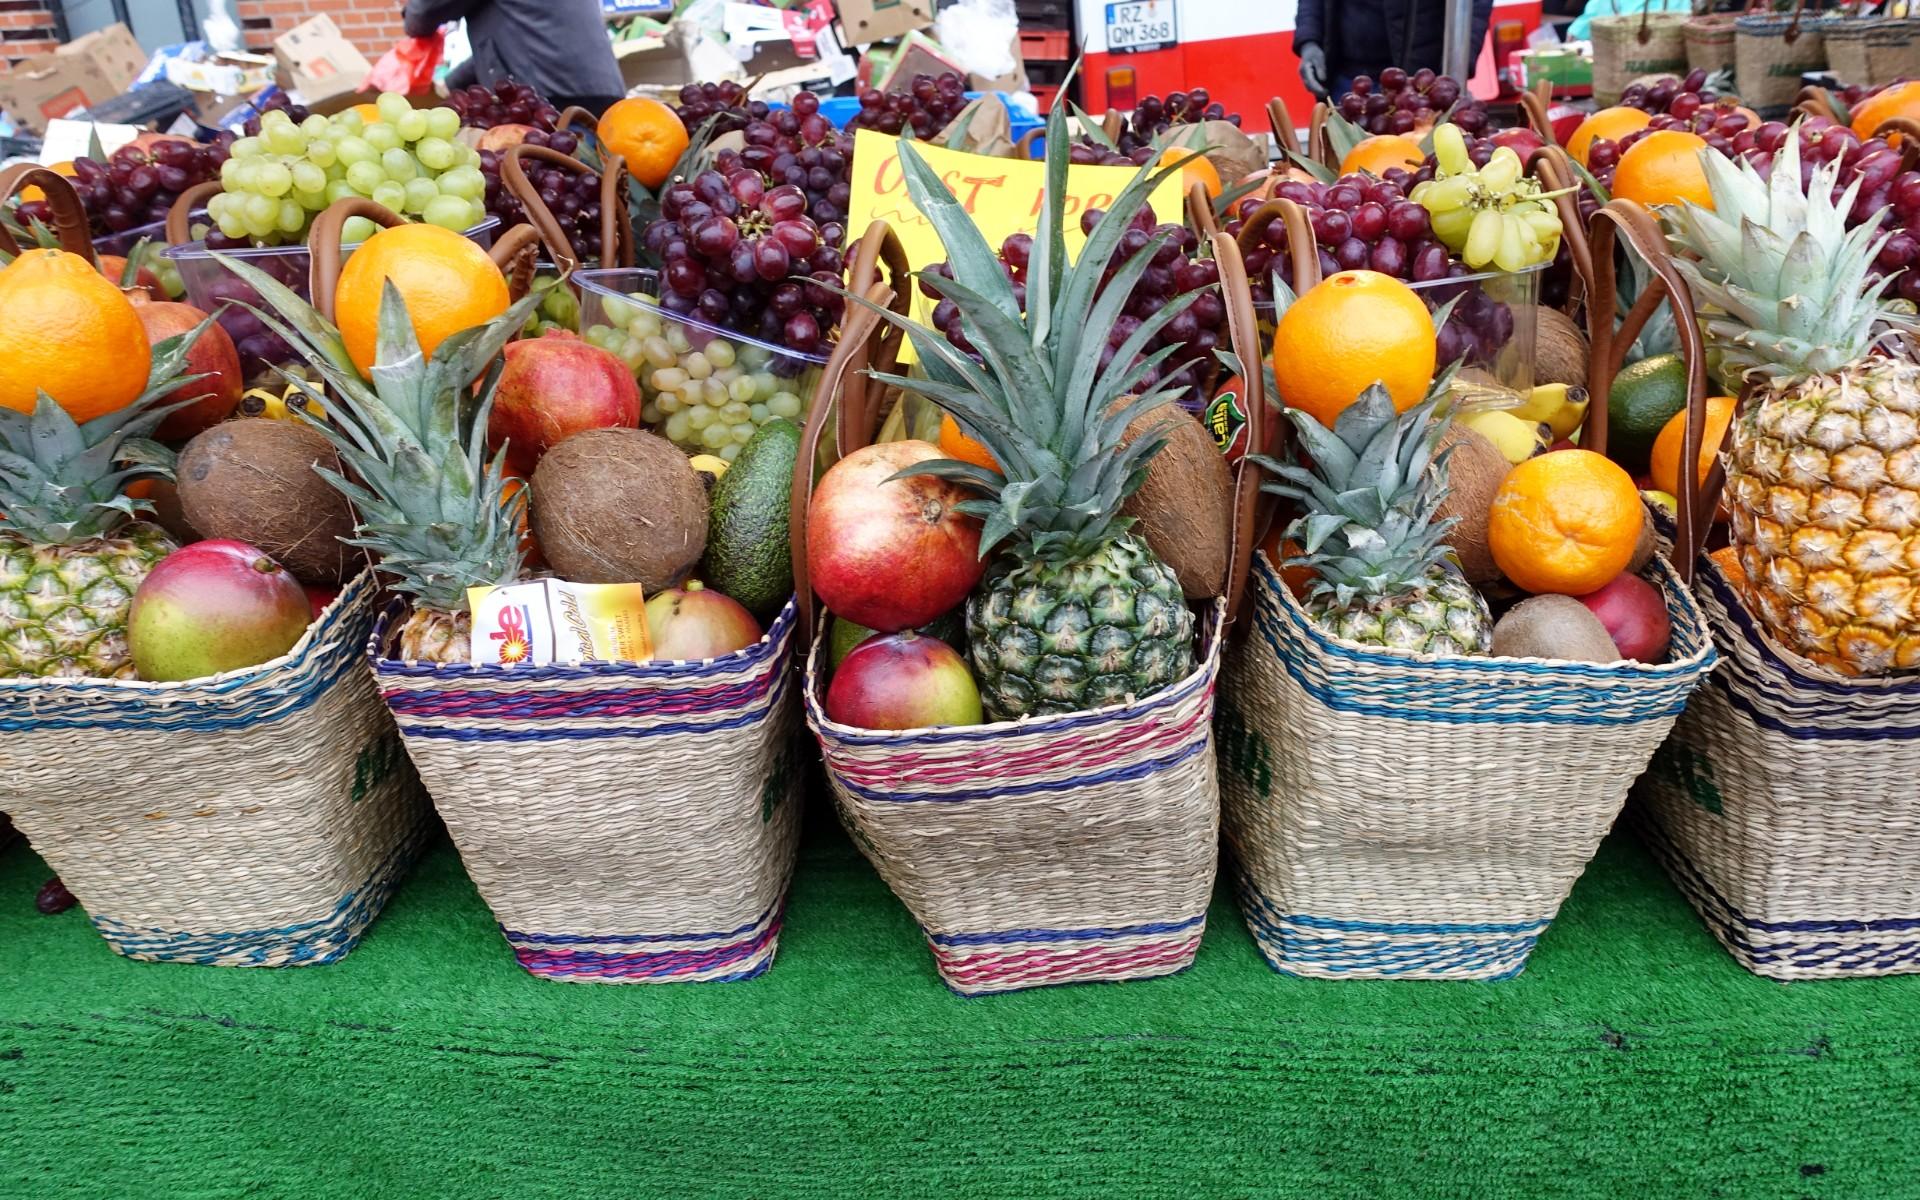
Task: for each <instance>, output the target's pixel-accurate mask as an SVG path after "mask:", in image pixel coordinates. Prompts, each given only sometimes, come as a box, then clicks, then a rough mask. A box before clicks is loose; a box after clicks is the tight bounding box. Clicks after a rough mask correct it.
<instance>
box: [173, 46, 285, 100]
mask: <svg viewBox="0 0 1920 1200" xmlns="http://www.w3.org/2000/svg"><path fill="white" fill-rule="evenodd" d="M167 81H168V82H169V83H177V84H179V85H180V86H181V87H183V88H186V89H187V90H189V91H194V92H213V93H214V94H216V95H220V96H246V95H250V94H252V93H254V92H257V91H259V90H260V89H261V88H263V87H266V86H267V85H268V84H270V83H272V82H273V60H272V59H271V58H268V57H267V56H266V55H264V54H226V53H223V54H216V55H214V56H213V57H212V58H209V59H207V60H206V61H205V62H187V61H186V60H184V59H178V58H176V59H172V60H171V61H169V62H168V63H167Z"/></svg>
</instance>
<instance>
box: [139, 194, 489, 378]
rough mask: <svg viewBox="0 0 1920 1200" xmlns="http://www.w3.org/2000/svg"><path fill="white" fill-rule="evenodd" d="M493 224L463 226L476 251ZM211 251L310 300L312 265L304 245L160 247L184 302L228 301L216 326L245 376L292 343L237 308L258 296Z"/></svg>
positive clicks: (278, 359)
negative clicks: (180, 286) (235, 352)
mask: <svg viewBox="0 0 1920 1200" xmlns="http://www.w3.org/2000/svg"><path fill="white" fill-rule="evenodd" d="M499 224H500V219H499V218H498V217H488V218H487V219H486V220H484V221H482V222H480V223H479V224H478V225H475V226H473V227H472V228H471V229H468V230H467V231H466V236H467V237H468V238H469V239H470V240H472V241H473V242H475V243H476V244H477V245H479V247H480V248H481V249H482V250H490V249H492V248H493V234H494V230H495V228H496V227H497V226H498V225H499ZM358 245H359V243H357V242H356V243H353V244H351V245H344V246H341V247H340V254H341V258H342V260H343V261H344V260H345V258H346V256H347V255H348V254H351V253H352V252H353V251H354V249H355V248H356V247H357V246H358ZM215 254H224V255H228V256H230V257H232V258H235V259H238V260H240V261H241V262H244V263H246V264H247V265H248V266H251V267H257V268H259V269H260V270H262V271H265V272H266V273H267V274H268V275H271V276H273V277H274V278H275V279H277V280H279V281H280V282H281V283H284V284H286V285H287V286H288V287H290V288H292V289H293V290H294V291H295V292H297V293H299V295H300V298H301V299H302V300H311V299H312V297H311V296H310V295H308V280H309V278H310V277H311V273H312V268H313V256H312V254H310V253H309V252H308V250H307V248H306V247H305V246H304V245H294V246H241V247H237V248H235V249H232V250H209V249H207V244H206V242H204V241H198V242H185V243H183V244H181V245H178V246H169V247H167V248H166V249H165V250H164V251H162V256H163V257H164V258H166V259H167V260H168V261H169V262H171V263H172V264H173V265H174V266H176V267H177V268H179V271H180V282H181V283H182V284H183V285H184V286H185V287H186V293H187V303H189V304H191V305H193V306H194V307H195V308H199V309H203V310H205V311H207V312H213V311H214V310H215V309H217V308H219V306H220V305H223V304H228V303H229V302H232V306H231V307H228V308H226V309H224V310H222V311H221V312H220V313H219V315H218V318H217V319H218V320H219V322H220V325H221V328H223V329H225V330H226V331H227V333H228V334H230V335H231V336H232V337H233V342H234V345H235V347H236V348H237V349H238V350H239V351H240V369H241V371H242V372H244V373H245V374H246V375H248V376H249V377H251V376H252V375H253V374H254V373H255V372H256V371H258V370H260V369H261V368H262V367H263V366H268V365H272V364H276V363H283V362H286V361H288V360H289V359H291V358H292V357H293V348H292V347H290V346H288V345H287V344H286V343H285V342H284V341H282V340H280V338H279V336H278V335H277V334H275V333H273V332H272V331H271V330H269V329H268V328H267V327H266V326H265V325H264V324H262V323H261V321H260V318H259V317H256V316H254V315H253V314H252V313H250V312H248V311H247V310H246V309H245V308H242V307H240V305H243V304H253V305H258V304H259V303H260V297H259V296H258V295H257V294H255V292H254V290H253V289H252V288H251V287H249V286H248V285H247V284H246V283H245V282H243V281H242V280H241V279H240V277H239V276H238V275H235V274H234V273H233V272H231V271H229V270H227V269H226V268H225V267H224V266H222V265H221V264H220V262H219V260H218V259H216V258H214V257H213V256H214V255H215Z"/></svg>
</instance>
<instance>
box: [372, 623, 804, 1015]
mask: <svg viewBox="0 0 1920 1200" xmlns="http://www.w3.org/2000/svg"><path fill="white" fill-rule="evenodd" d="M399 615H400V610H399V609H397V608H396V609H393V610H390V611H389V612H387V613H386V614H385V615H383V617H382V619H381V621H380V622H379V624H378V625H377V626H376V627H375V629H374V631H373V635H372V637H371V638H370V639H369V640H368V642H367V643H366V647H367V657H368V659H369V660H370V661H371V662H372V664H373V673H374V676H375V677H376V679H377V680H378V682H379V685H380V692H381V695H382V696H383V697H384V698H385V700H386V702H387V706H388V707H389V708H390V709H391V710H392V711H393V715H394V720H395V721H396V722H397V723H398V724H399V727H400V736H401V738H402V739H403V740H404V741H405V743H406V748H407V754H408V755H409V756H410V757H411V758H412V760H413V763H414V766H415V767H417V768H418V769H419V772H420V778H421V780H422V782H424V783H425V784H426V788H427V792H428V794H429V795H431V796H432V798H433V805H434V807H435V808H436V809H438V810H439V813H440V817H441V819H442V820H443V821H445V822H446V825H447V832H448V833H450V834H451V835H452V836H453V844H454V846H455V848H457V849H458V850H459V851H460V860H461V862H462V863H464V864H465V865H466V868H467V874H469V875H471V876H472V877H473V882H474V884H475V885H476V886H477V887H478V888H479V889H480V895H481V898H482V899H484V900H485V901H486V902H487V906H488V907H489V908H491V909H492V910H493V915H494V917H495V919H496V920H498V921H499V923H500V931H501V933H502V934H504V935H505V937H506V939H507V944H508V945H509V946H511V947H512V948H513V953H514V956H515V957H516V958H517V959H518V960H519V962H520V965H521V966H522V967H525V968H526V969H527V970H528V971H530V972H532V973H533V974H535V975H539V976H541V977H543V978H547V979H561V980H570V981H574V982H591V983H681V982H716V981H721V980H734V979H751V978H752V977H754V976H755V975H758V974H760V973H762V972H763V971H765V970H766V969H767V968H768V967H769V966H771V965H772V963H773V956H774V950H775V947H776V945H777V943H778V940H779V936H780V921H781V916H782V912H783V910H784V907H785V903H786V894H787V884H788V881H789V880H790V878H791V877H792V874H793V855H794V846H795V843H796V839H797V836H798V833H799V828H800V798H801V792H800V780H801V770H800V764H799V762H798V761H797V759H796V757H795V753H794V748H795V737H794V734H795V732H796V728H797V722H796V721H795V717H794V706H793V672H792V669H791V667H792V647H793V632H794V612H793V606H792V605H791V604H789V605H788V606H787V607H786V609H785V610H783V611H782V612H781V614H780V616H779V617H778V618H777V619H776V620H775V621H774V623H773V627H772V628H771V629H769V630H768V631H767V634H766V635H765V636H764V637H762V638H761V639H760V641H759V642H758V643H756V644H755V645H753V646H750V647H748V648H747V649H745V650H741V651H739V652H737V653H735V654H729V655H726V656H724V657H721V658H714V659H707V660H705V661H702V662H646V663H603V662H591V663H578V664H572V665H565V664H557V665H551V666H541V667H526V666H498V665H481V664H459V665H446V664H428V663H409V662H402V661H399V660H397V659H394V658H390V657H388V656H387V647H388V645H389V643H390V641H391V635H392V631H393V628H394V626H395V624H396V618H397V617H398V616H399Z"/></svg>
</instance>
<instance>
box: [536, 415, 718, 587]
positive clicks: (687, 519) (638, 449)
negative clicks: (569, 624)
mask: <svg viewBox="0 0 1920 1200" xmlns="http://www.w3.org/2000/svg"><path fill="white" fill-rule="evenodd" d="M532 519H533V536H534V538H535V540H537V541H538V542H539V543H540V548H541V550H542V551H543V552H544V553H545V555H546V558H547V565H548V566H550V567H552V568H553V572H554V574H556V575H558V576H559V577H560V578H562V579H566V580H569V581H571V582H574V583H637V584H639V585H641V586H642V587H643V588H645V589H646V590H647V592H648V594H652V593H654V592H662V591H665V590H666V589H668V588H670V587H674V586H676V585H678V584H679V583H680V582H681V581H682V580H684V579H685V578H686V577H687V574H688V572H690V571H692V570H693V567H694V564H695V563H697V562H699V561H700V556H701V555H702V554H704V553H705V552H706V548H707V488H706V484H705V483H704V482H702V480H701V475H700V472H698V471H696V470H694V469H693V465H692V464H691V463H689V462H688V461H687V456H686V455H685V454H682V453H681V452H680V451H679V450H678V449H676V448H675V447H674V445H673V443H672V442H669V441H667V440H666V439H665V438H660V437H655V436H654V435H653V434H651V433H646V432H644V431H642V430H638V429H589V430H587V431H585V432H584V433H576V434H574V435H573V436H572V437H570V438H568V439H566V440H565V441H563V442H561V443H560V444H559V445H557V446H555V447H554V448H553V449H551V450H549V451H547V452H546V454H544V455H542V456H541V459H540V465H539V466H537V467H535V468H534V471H533V518H532Z"/></svg>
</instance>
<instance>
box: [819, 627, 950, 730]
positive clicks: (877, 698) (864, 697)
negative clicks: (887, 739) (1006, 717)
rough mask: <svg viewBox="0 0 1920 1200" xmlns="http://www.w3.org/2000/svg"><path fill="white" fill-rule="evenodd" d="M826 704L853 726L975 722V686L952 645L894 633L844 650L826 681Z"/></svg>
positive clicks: (834, 716)
mask: <svg viewBox="0 0 1920 1200" xmlns="http://www.w3.org/2000/svg"><path fill="white" fill-rule="evenodd" d="M826 710H827V717H828V719H830V720H833V721H837V722H839V723H840V724H842V725H851V726H853V727H854V728H856V729H924V728H926V727H928V726H931V725H978V724H979V723H980V689H979V688H978V687H976V686H975V684H974V682H973V673H972V672H971V671H969V670H967V663H966V660H965V659H963V658H961V657H960V656H959V655H958V654H956V653H954V649H953V647H952V646H949V645H947V644H946V643H945V642H943V641H941V640H939V639H938V638H930V637H927V636H925V635H923V634H918V633H895V634H888V635H886V636H883V637H872V638H868V639H867V640H866V641H864V642H861V643H860V644H859V645H858V646H855V647H854V648H853V649H852V650H851V651H849V652H848V654H847V657H846V658H845V659H844V660H842V662H841V663H840V667H839V669H838V670H836V671H835V672H834V673H833V682H832V683H831V684H829V685H828V687H827V696H826Z"/></svg>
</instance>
